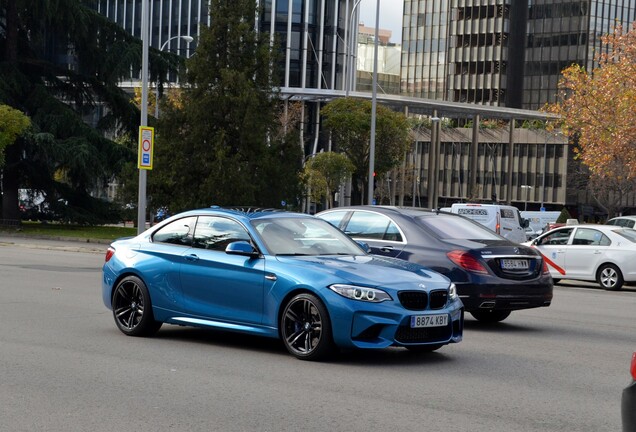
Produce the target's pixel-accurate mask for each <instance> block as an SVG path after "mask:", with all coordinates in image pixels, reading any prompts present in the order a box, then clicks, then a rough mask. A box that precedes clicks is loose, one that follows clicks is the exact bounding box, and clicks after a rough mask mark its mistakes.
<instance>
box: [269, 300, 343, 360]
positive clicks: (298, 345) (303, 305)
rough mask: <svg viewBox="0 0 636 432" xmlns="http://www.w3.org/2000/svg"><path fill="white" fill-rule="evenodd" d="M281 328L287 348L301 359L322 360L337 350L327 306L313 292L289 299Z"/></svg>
mask: <svg viewBox="0 0 636 432" xmlns="http://www.w3.org/2000/svg"><path fill="white" fill-rule="evenodd" d="M280 328H281V337H282V339H283V343H284V344H285V348H287V351H289V352H290V354H292V355H293V356H295V357H296V358H298V359H301V360H320V359H324V358H326V357H327V356H328V355H330V354H331V353H332V352H333V349H334V343H333V338H332V334H331V320H330V319H329V314H328V313H327V308H326V307H325V306H324V305H323V304H322V302H321V301H320V299H318V298H317V297H316V296H314V295H312V294H307V293H303V294H298V295H297V296H295V297H294V298H292V299H291V300H290V301H289V302H288V303H287V305H286V306H285V309H284V311H283V314H282V316H281V319H280Z"/></svg>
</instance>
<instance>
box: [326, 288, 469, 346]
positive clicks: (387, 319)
mask: <svg viewBox="0 0 636 432" xmlns="http://www.w3.org/2000/svg"><path fill="white" fill-rule="evenodd" d="M348 303H349V304H351V302H348ZM355 306H356V307H355V309H354V310H349V311H348V312H349V313H343V311H342V310H341V311H340V312H339V313H338V312H337V313H333V312H331V318H332V327H333V337H334V342H335V343H336V344H337V345H338V346H340V347H342V348H347V347H349V348H386V347H389V346H403V347H406V346H418V345H446V344H450V343H457V342H460V341H461V340H462V337H463V331H464V307H463V305H462V302H461V301H460V300H459V299H457V300H454V301H450V302H448V303H447V304H446V306H445V307H444V308H442V309H436V310H422V311H415V310H406V309H404V308H403V307H401V306H399V305H389V304H386V303H385V304H383V305H382V307H377V306H379V305H364V304H363V305H361V306H359V305H355ZM358 306H359V307H358ZM440 314H447V315H448V323H447V325H445V326H440V327H427V328H411V326H410V322H411V317H412V316H414V315H440Z"/></svg>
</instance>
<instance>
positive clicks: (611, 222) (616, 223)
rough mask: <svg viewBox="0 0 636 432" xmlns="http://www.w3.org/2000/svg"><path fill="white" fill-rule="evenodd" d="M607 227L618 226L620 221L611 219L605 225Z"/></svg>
mask: <svg viewBox="0 0 636 432" xmlns="http://www.w3.org/2000/svg"><path fill="white" fill-rule="evenodd" d="M605 225H618V219H610V220H608V221H607V222H606V223H605Z"/></svg>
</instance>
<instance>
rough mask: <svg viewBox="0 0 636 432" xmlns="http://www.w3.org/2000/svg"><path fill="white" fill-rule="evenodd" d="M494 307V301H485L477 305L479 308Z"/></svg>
mask: <svg viewBox="0 0 636 432" xmlns="http://www.w3.org/2000/svg"><path fill="white" fill-rule="evenodd" d="M494 307H495V302H494V301H485V302H483V303H482V304H480V305H479V308H480V309H493V308H494Z"/></svg>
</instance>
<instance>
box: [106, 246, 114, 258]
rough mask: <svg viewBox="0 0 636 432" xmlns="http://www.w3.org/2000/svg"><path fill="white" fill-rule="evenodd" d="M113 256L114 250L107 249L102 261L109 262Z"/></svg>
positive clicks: (111, 248) (112, 248)
mask: <svg viewBox="0 0 636 432" xmlns="http://www.w3.org/2000/svg"><path fill="white" fill-rule="evenodd" d="M113 255H115V248H114V247H109V248H108V250H107V251H106V258H105V259H104V262H108V261H110V259H111V258H112V257H113Z"/></svg>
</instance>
